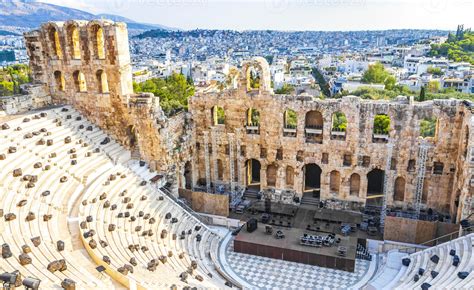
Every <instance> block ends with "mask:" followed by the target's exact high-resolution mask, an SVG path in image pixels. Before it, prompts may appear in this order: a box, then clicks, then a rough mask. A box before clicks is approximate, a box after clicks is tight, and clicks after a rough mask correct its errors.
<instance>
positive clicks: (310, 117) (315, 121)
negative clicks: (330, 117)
mask: <svg viewBox="0 0 474 290" xmlns="http://www.w3.org/2000/svg"><path fill="white" fill-rule="evenodd" d="M304 125H305V128H308V129H323V126H324V119H323V114H321V112H319V111H309V112H307V113H306V116H305V120H304Z"/></svg>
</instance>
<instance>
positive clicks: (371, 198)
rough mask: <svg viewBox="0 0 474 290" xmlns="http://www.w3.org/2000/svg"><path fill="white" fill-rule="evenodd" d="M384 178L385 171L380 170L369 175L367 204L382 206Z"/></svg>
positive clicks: (372, 171)
mask: <svg viewBox="0 0 474 290" xmlns="http://www.w3.org/2000/svg"><path fill="white" fill-rule="evenodd" d="M384 177H385V171H384V170H381V169H378V168H374V169H372V170H371V171H370V172H369V173H367V204H369V205H376V206H381V205H382V198H383V190H384V188H383V180H384Z"/></svg>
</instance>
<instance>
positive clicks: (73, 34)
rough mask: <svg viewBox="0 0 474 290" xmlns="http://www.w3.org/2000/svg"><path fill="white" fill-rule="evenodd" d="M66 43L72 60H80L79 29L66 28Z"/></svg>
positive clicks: (74, 27) (74, 26) (73, 27)
mask: <svg viewBox="0 0 474 290" xmlns="http://www.w3.org/2000/svg"><path fill="white" fill-rule="evenodd" d="M67 38H68V39H67V42H68V47H69V50H70V57H71V58H72V59H81V46H80V43H79V29H77V26H76V25H73V24H71V25H69V26H68V28H67Z"/></svg>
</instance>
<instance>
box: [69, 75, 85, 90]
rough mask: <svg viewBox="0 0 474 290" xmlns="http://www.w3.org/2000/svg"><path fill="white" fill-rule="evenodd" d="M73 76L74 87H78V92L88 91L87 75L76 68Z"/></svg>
mask: <svg viewBox="0 0 474 290" xmlns="http://www.w3.org/2000/svg"><path fill="white" fill-rule="evenodd" d="M72 77H73V79H74V87H75V88H76V92H78V93H82V92H87V84H86V77H85V76H84V74H83V73H82V72H81V71H78V70H76V71H75V72H74V73H73V74H72Z"/></svg>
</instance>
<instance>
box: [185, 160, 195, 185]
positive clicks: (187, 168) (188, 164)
mask: <svg viewBox="0 0 474 290" xmlns="http://www.w3.org/2000/svg"><path fill="white" fill-rule="evenodd" d="M192 176H193V172H192V166H191V162H190V161H188V162H186V164H184V184H185V187H186V189H192V188H193V177H192Z"/></svg>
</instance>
